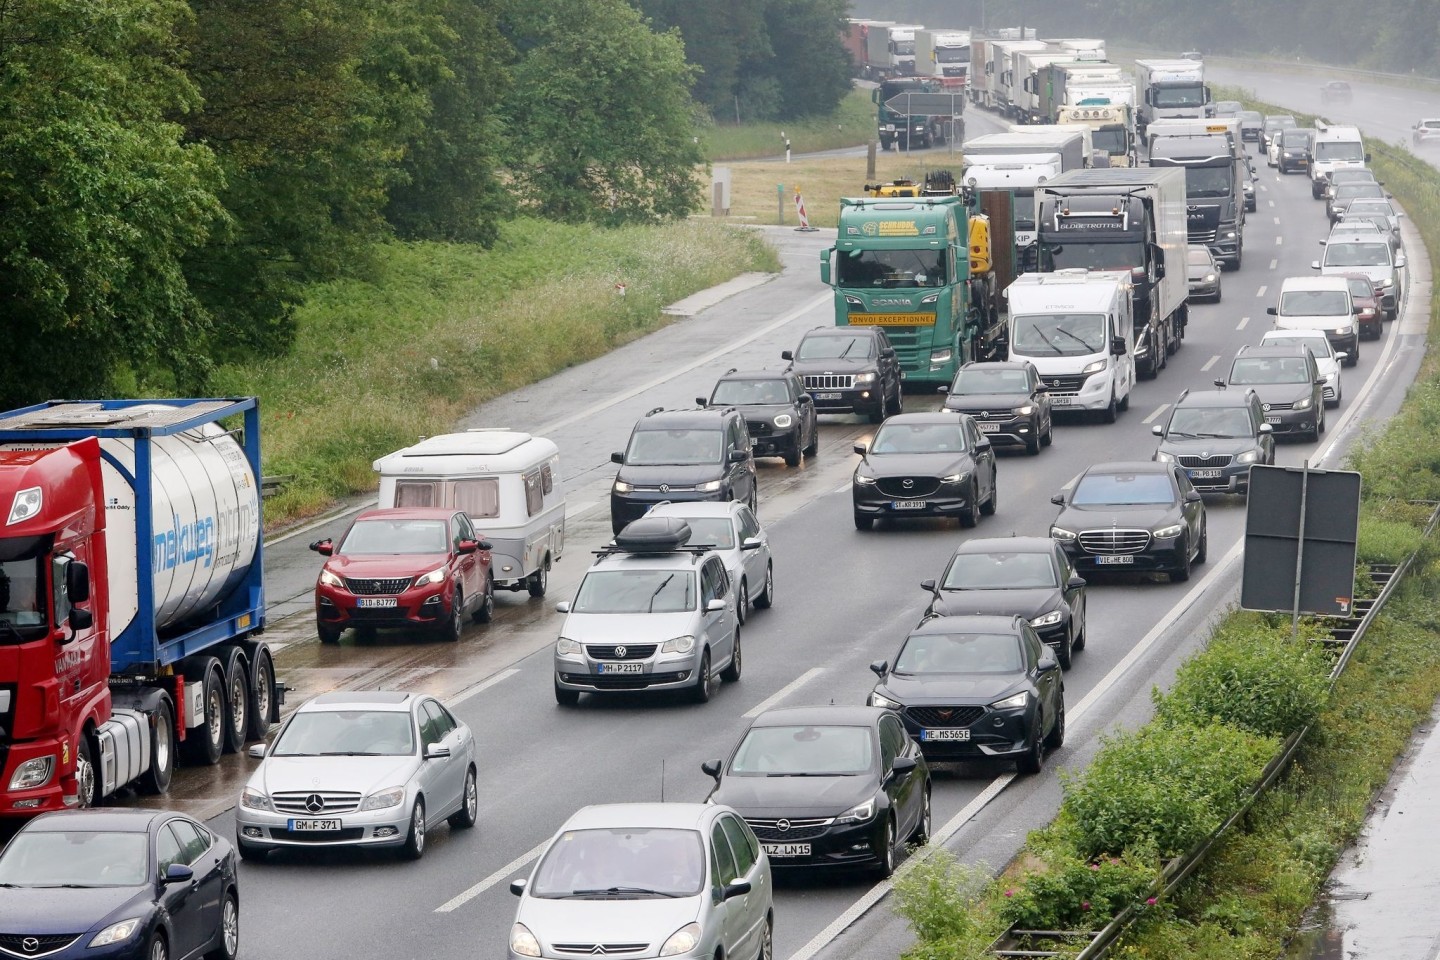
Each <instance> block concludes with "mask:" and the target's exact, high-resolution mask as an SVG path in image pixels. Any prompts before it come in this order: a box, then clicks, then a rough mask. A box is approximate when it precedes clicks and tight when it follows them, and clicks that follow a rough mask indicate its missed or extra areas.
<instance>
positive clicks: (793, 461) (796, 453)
mask: <svg viewBox="0 0 1440 960" xmlns="http://www.w3.org/2000/svg"><path fill="white" fill-rule="evenodd" d="M785 466H787V467H798V466H800V438H799V437H796V438H795V446H794V448H793V449H791V450H787V451H786V452H785Z"/></svg>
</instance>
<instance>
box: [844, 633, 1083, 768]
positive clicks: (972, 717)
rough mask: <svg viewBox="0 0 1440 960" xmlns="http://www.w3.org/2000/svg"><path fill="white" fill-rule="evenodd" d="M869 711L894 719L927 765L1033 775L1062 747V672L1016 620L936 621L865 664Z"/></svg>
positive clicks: (1034, 635)
mask: <svg viewBox="0 0 1440 960" xmlns="http://www.w3.org/2000/svg"><path fill="white" fill-rule="evenodd" d="M870 669H871V670H873V671H875V674H876V676H878V677H879V678H880V682H879V683H877V684H875V689H874V690H872V691H871V692H870V703H871V705H872V706H876V707H884V708H886V709H888V710H894V711H895V712H896V713H897V714H899V716H900V719H901V720H902V721H903V722H904V724H905V729H906V730H907V731H909V733H910V735H911V736H912V737H914V738H915V739H916V740H918V741H919V742H920V750H921V752H922V753H924V754H925V756H926V758H927V759H929V760H930V761H931V762H949V763H954V762H960V761H965V760H980V759H984V758H996V759H1013V760H1014V761H1015V766H1016V768H1017V769H1018V770H1019V771H1020V772H1021V773H1039V772H1040V767H1041V765H1042V764H1043V763H1044V760H1045V751H1046V750H1055V749H1058V748H1059V747H1060V746H1062V745H1063V744H1064V743H1065V682H1064V680H1063V679H1062V678H1061V676H1060V663H1059V661H1057V660H1056V659H1055V658H1054V657H1053V656H1051V654H1050V649H1049V648H1048V647H1046V646H1045V644H1043V643H1041V642H1040V638H1039V637H1038V636H1037V635H1036V634H1035V631H1034V630H1032V629H1031V628H1030V625H1029V624H1027V623H1026V622H1025V621H1024V619H1023V618H1021V617H938V618H936V619H934V620H930V621H928V622H926V623H922V624H921V625H920V626H918V627H916V628H915V629H914V630H913V631H911V633H910V636H908V637H906V638H905V643H904V644H903V645H902V646H901V647H900V652H899V653H897V654H896V655H895V663H894V665H893V666H892V665H890V664H889V663H888V662H886V661H884V660H878V661H876V662H875V663H872V664H870Z"/></svg>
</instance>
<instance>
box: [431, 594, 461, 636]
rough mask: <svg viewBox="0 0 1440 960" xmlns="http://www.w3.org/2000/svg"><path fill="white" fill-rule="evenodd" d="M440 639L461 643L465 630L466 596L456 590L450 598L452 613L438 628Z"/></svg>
mask: <svg viewBox="0 0 1440 960" xmlns="http://www.w3.org/2000/svg"><path fill="white" fill-rule="evenodd" d="M437 631H438V633H439V636H440V639H441V640H444V641H446V642H448V643H459V642H460V636H461V634H463V633H464V632H465V597H464V596H463V595H462V594H461V593H460V591H459V590H456V591H455V593H454V595H453V596H451V598H450V615H449V616H447V617H446V618H445V620H444V622H443V623H441V624H440V626H439V627H438V628H437Z"/></svg>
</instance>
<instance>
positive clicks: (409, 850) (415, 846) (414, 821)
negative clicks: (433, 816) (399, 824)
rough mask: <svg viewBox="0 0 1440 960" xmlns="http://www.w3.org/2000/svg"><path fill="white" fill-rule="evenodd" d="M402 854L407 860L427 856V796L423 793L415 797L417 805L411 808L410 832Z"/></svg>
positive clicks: (406, 837) (401, 851) (402, 848)
mask: <svg viewBox="0 0 1440 960" xmlns="http://www.w3.org/2000/svg"><path fill="white" fill-rule="evenodd" d="M400 856H402V857H404V858H405V859H406V860H419V859H420V858H421V857H423V856H425V796H424V795H423V794H422V795H420V796H418V797H416V798H415V806H413V807H411V808H410V832H409V833H408V834H406V836H405V846H403V847H401V848H400Z"/></svg>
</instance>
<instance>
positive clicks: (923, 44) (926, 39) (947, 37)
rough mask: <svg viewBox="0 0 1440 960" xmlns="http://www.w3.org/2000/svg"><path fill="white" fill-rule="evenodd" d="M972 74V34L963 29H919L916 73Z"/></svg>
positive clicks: (920, 74) (937, 74) (921, 75)
mask: <svg viewBox="0 0 1440 960" xmlns="http://www.w3.org/2000/svg"><path fill="white" fill-rule="evenodd" d="M969 73H970V34H969V33H967V32H966V31H964V30H929V29H926V30H916V31H915V75H916V76H920V77H961V78H967V77H968V76H969Z"/></svg>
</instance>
